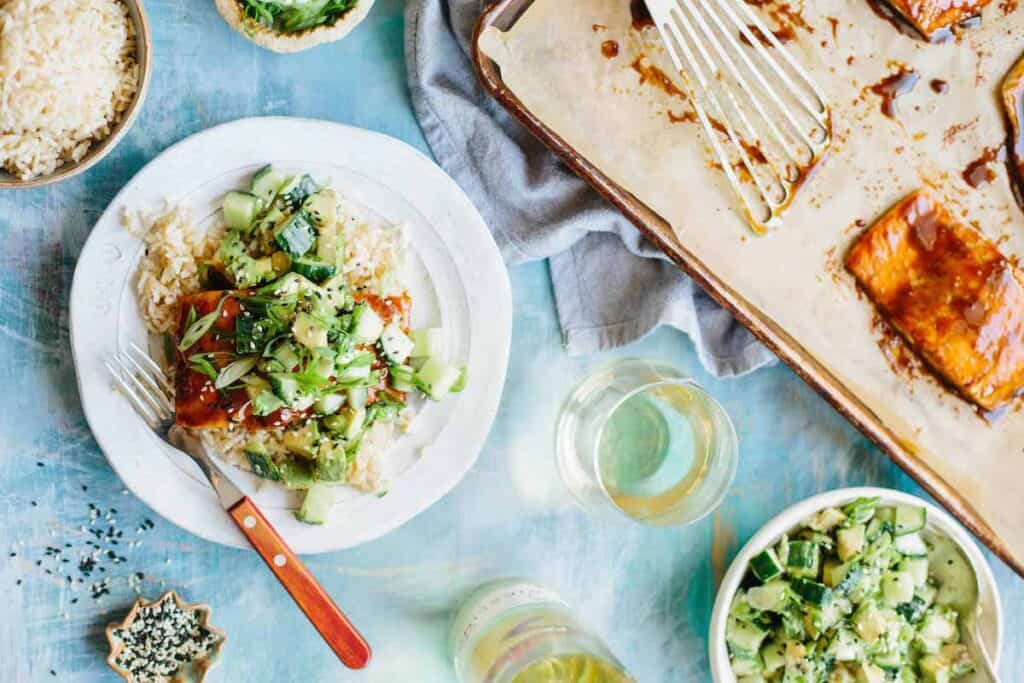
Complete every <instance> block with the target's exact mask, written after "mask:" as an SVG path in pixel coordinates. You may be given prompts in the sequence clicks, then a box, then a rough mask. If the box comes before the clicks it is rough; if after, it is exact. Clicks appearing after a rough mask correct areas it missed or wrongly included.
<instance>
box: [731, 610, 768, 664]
mask: <svg viewBox="0 0 1024 683" xmlns="http://www.w3.org/2000/svg"><path fill="white" fill-rule="evenodd" d="M767 637H768V632H767V631H765V630H764V629H762V628H761V627H760V626H757V625H756V624H752V623H748V622H744V621H740V620H739V619H736V618H735V617H730V618H729V621H728V623H727V625H726V627H725V640H726V642H727V643H728V645H729V649H730V651H732V652H744V653H747V654H749V655H754V654H756V653H758V652H759V651H760V649H761V643H762V642H764V639H765V638H767Z"/></svg>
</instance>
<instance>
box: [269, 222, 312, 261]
mask: <svg viewBox="0 0 1024 683" xmlns="http://www.w3.org/2000/svg"><path fill="white" fill-rule="evenodd" d="M315 240H316V236H315V234H314V232H313V224H312V222H310V220H309V216H307V215H306V214H304V213H302V212H301V211H300V212H298V213H295V214H292V215H291V216H289V217H288V218H286V219H284V220H283V221H281V223H280V224H279V225H278V226H277V227H276V228H275V229H274V241H275V242H277V245H278V246H279V247H281V249H283V250H284V251H285V252H287V253H288V255H289V256H291V257H292V259H297V258H298V257H300V256H303V255H305V254H306V253H307V252H308V251H309V250H310V249H312V248H313V242H314V241H315Z"/></svg>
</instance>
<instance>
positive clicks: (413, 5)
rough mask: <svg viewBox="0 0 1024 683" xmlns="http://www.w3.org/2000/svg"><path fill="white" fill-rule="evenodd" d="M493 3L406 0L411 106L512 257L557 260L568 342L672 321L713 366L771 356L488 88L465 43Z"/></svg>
mask: <svg viewBox="0 0 1024 683" xmlns="http://www.w3.org/2000/svg"><path fill="white" fill-rule="evenodd" d="M486 5H487V2H486V0H409V1H408V3H407V5H406V24H405V32H406V36H405V40H406V64H407V68H408V72H409V85H410V89H411V91H412V101H413V106H414V107H415V110H416V115H417V116H418V118H419V121H420V125H421V126H422V128H423V133H424V135H425V136H426V138H427V141H428V143H429V144H430V147H431V149H432V150H433V152H434V156H435V157H436V158H437V160H438V163H440V164H441V166H442V167H444V169H445V170H446V171H447V172H448V173H449V174H450V175H451V176H452V177H453V178H454V179H455V180H456V182H458V183H459V185H461V186H462V188H463V189H464V190H465V191H466V192H467V193H468V194H469V196H470V198H471V199H472V200H473V203H474V204H476V206H477V208H478V209H479V210H480V212H481V213H482V214H483V217H484V219H485V220H486V221H487V224H488V225H489V226H490V228H491V230H492V231H493V232H494V236H495V239H496V241H497V243H498V246H499V248H500V249H501V252H502V255H503V256H504V257H505V260H506V261H507V262H508V263H510V264H517V263H522V262H525V261H531V260H535V259H544V258H549V259H550V270H551V279H552V284H553V286H554V293H555V302H556V305H557V307H558V317H559V321H560V323H561V326H562V332H563V339H564V343H565V346H566V348H567V349H568V351H569V352H570V353H572V354H584V353H590V352H593V351H598V350H602V349H609V348H614V347H618V346H622V345H624V344H628V343H629V342H632V341H634V340H636V339H639V338H640V337H643V336H644V335H646V334H648V333H649V332H651V331H653V330H654V329H655V328H657V327H658V326H660V325H672V326H673V327H676V328H678V329H680V330H683V331H684V332H686V333H687V334H688V335H689V336H690V338H691V339H692V340H693V343H694V345H695V346H696V348H697V352H698V354H699V356H700V360H701V362H702V363H703V364H704V367H705V368H706V369H707V370H708V371H709V372H711V373H713V374H715V375H718V376H730V375H740V374H743V373H746V372H749V371H751V370H754V369H756V368H758V367H761V366H763V365H765V364H767V363H770V362H772V361H773V360H774V356H773V355H772V354H771V352H769V351H768V350H767V349H766V348H765V347H764V346H762V345H761V344H760V343H758V342H757V340H756V339H755V338H754V337H753V336H752V335H751V334H750V332H748V331H747V330H746V329H745V328H744V327H743V326H741V325H740V324H739V323H737V322H736V320H735V319H734V318H733V317H732V315H730V314H729V313H728V312H726V311H724V310H723V309H722V308H720V307H719V306H718V305H717V304H716V303H715V302H714V301H713V300H712V299H711V298H710V297H709V296H708V295H707V294H705V293H704V292H703V291H702V290H701V289H700V288H699V287H697V286H696V285H695V284H694V283H693V282H692V281H691V280H690V279H689V278H687V277H685V276H684V275H683V274H682V273H680V272H679V270H678V269H676V268H675V266H674V265H673V264H672V263H671V262H669V261H668V260H667V259H666V258H665V257H664V255H663V254H661V252H659V251H658V250H657V248H655V247H654V246H653V245H651V244H650V243H649V242H648V241H647V240H646V239H645V238H644V237H643V236H642V235H641V234H640V232H639V231H638V230H637V229H636V228H635V227H634V226H633V225H632V224H631V223H630V222H629V221H627V220H626V219H625V218H623V217H622V215H621V214H619V213H618V212H617V211H616V210H615V209H614V208H613V207H612V206H610V205H609V204H608V203H607V202H605V201H604V199H602V198H601V197H600V196H599V195H598V194H597V193H596V192H595V191H593V190H592V189H590V187H589V186H588V185H586V183H584V182H583V181H582V180H580V179H579V178H577V177H576V176H575V175H573V174H572V173H571V172H570V171H569V170H567V169H566V168H564V167H563V166H562V165H561V164H560V163H559V161H558V159H557V158H556V157H555V156H554V154H552V153H551V152H549V151H548V150H547V148H545V147H544V146H543V145H541V143H540V142H538V141H537V140H536V138H534V137H533V136H532V135H531V134H530V133H529V132H528V131H527V130H526V129H525V128H523V127H522V126H520V125H519V123H518V122H517V121H515V120H514V119H512V118H511V116H509V115H508V114H507V113H506V112H505V111H504V109H502V108H501V106H500V105H499V104H498V103H497V102H495V101H493V100H492V99H491V98H490V97H489V96H488V95H487V93H486V92H484V90H483V88H482V86H481V85H480V84H479V82H478V81H477V78H476V74H475V72H474V69H473V65H472V61H471V59H470V57H469V54H470V47H469V45H470V41H471V40H472V35H473V29H474V26H475V24H476V20H477V18H478V17H479V16H480V14H481V12H482V11H483V9H484V7H485V6H486Z"/></svg>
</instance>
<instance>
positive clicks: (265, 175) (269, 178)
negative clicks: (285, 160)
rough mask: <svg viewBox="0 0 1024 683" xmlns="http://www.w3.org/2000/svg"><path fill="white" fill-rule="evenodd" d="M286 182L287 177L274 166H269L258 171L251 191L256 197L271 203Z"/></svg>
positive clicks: (250, 187) (253, 178)
mask: <svg viewBox="0 0 1024 683" xmlns="http://www.w3.org/2000/svg"><path fill="white" fill-rule="evenodd" d="M284 182H285V177H284V176H283V175H282V174H281V173H279V172H278V171H277V169H275V168H274V167H273V166H271V165H270V164H267V165H266V166H264V167H263V168H261V169H260V170H258V171H256V175H254V176H253V177H252V184H251V185H250V186H249V189H250V191H251V192H252V193H253V194H254V195H256V196H257V197H259V198H260V199H262V200H263V201H264V202H267V203H269V202H270V200H271V199H273V198H274V197H275V196H276V195H277V191H278V190H280V189H281V186H282V185H284Z"/></svg>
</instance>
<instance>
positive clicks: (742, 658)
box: [730, 652, 764, 683]
mask: <svg viewBox="0 0 1024 683" xmlns="http://www.w3.org/2000/svg"><path fill="white" fill-rule="evenodd" d="M730 666H731V667H732V672H733V673H734V674H736V675H737V676H738V677H739V680H743V681H746V680H748V679H750V678H751V677H753V676H758V677H760V674H761V672H762V671H764V664H763V663H762V662H761V655H759V654H758V653H756V652H743V653H740V654H738V655H736V656H735V657H733V658H732V661H731V662H730ZM739 680H738V681H737V683H739ZM761 680H764V679H763V678H762V679H761Z"/></svg>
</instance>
